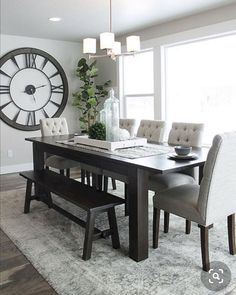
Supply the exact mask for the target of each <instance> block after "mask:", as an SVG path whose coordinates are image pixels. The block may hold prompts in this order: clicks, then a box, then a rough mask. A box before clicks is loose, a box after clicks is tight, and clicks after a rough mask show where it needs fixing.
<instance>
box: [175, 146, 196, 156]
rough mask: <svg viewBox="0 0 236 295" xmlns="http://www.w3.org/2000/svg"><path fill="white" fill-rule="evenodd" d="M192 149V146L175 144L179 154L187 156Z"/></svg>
mask: <svg viewBox="0 0 236 295" xmlns="http://www.w3.org/2000/svg"><path fill="white" fill-rule="evenodd" d="M191 151H192V147H191V146H183V145H177V146H175V152H176V154H177V155H179V156H187V155H188V154H190V153H191Z"/></svg>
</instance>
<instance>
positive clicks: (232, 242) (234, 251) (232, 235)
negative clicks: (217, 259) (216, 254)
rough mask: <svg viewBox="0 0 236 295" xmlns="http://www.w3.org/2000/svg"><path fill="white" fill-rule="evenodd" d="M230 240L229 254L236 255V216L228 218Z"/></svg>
mask: <svg viewBox="0 0 236 295" xmlns="http://www.w3.org/2000/svg"><path fill="white" fill-rule="evenodd" d="M227 219H228V240H229V253H230V254H231V255H235V254H236V245H235V214H232V215H229V216H228V218H227Z"/></svg>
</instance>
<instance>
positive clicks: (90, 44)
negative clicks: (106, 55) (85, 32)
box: [83, 38, 96, 54]
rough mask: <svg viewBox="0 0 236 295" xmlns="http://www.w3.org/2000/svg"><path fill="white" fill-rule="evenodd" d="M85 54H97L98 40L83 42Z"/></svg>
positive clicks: (92, 39) (90, 39) (89, 39)
mask: <svg viewBox="0 0 236 295" xmlns="http://www.w3.org/2000/svg"><path fill="white" fill-rule="evenodd" d="M83 53H91V54H94V53H96V39H95V38H86V39H84V40H83Z"/></svg>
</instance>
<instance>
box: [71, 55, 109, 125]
mask: <svg viewBox="0 0 236 295" xmlns="http://www.w3.org/2000/svg"><path fill="white" fill-rule="evenodd" d="M95 65H96V60H95V61H94V62H92V63H91V64H90V65H89V64H88V63H87V61H86V59H85V58H81V59H80V60H79V62H78V65H77V69H76V76H77V77H79V79H80V81H81V82H82V86H80V89H79V91H77V92H75V93H73V94H72V95H73V97H74V100H73V103H72V105H73V106H75V107H77V108H78V109H80V111H81V114H80V118H79V120H80V122H81V127H82V129H85V130H86V131H88V130H89V128H90V127H91V126H92V125H93V124H94V123H95V122H96V121H97V116H98V105H99V104H100V103H101V101H102V100H103V98H104V97H106V96H107V95H108V91H107V89H108V87H109V85H110V83H111V80H108V81H106V82H105V83H104V84H100V85H96V84H95V81H94V78H95V77H97V76H98V68H97V67H96V66H95Z"/></svg>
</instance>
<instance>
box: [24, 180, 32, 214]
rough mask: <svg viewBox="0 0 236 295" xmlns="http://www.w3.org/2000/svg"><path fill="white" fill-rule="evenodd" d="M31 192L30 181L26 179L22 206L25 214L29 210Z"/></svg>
mask: <svg viewBox="0 0 236 295" xmlns="http://www.w3.org/2000/svg"><path fill="white" fill-rule="evenodd" d="M31 193H32V181H31V180H27V184H26V192H25V206H24V213H25V214H26V213H29V211H30V202H31Z"/></svg>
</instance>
